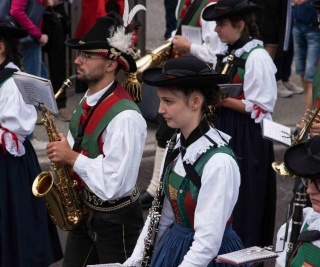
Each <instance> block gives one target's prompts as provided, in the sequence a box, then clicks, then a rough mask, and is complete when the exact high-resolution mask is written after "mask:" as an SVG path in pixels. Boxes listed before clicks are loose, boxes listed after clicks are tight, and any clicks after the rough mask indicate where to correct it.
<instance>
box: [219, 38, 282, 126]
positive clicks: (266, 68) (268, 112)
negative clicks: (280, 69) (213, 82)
mask: <svg viewBox="0 0 320 267" xmlns="http://www.w3.org/2000/svg"><path fill="white" fill-rule="evenodd" d="M257 45H262V46H263V43H262V41H260V40H257V39H253V40H251V41H250V42H248V43H246V44H245V45H244V46H243V47H242V48H239V49H237V50H236V51H235V56H237V57H241V55H242V54H243V53H244V52H249V51H250V50H251V49H253V48H254V47H256V46H257ZM227 49H228V47H227V46H225V47H224V49H223V51H222V54H225V53H226V52H227ZM224 60H226V58H225V59H224ZM276 72H277V68H276V66H275V65H274V63H273V60H272V58H271V57H270V55H269V53H268V52H267V51H266V50H265V49H255V50H253V51H252V52H251V53H250V54H249V56H248V58H247V60H246V64H245V74H244V83H243V91H244V96H245V99H243V100H242V102H243V103H244V104H245V110H246V111H247V112H251V118H252V119H254V120H255V122H256V123H260V122H261V121H262V120H263V119H264V118H266V119H269V120H272V112H273V110H274V106H275V104H276V101H277V82H276V78H275V74H276ZM259 108H261V109H263V110H264V111H265V113H264V112H261V110H260V111H259Z"/></svg>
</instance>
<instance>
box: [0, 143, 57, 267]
mask: <svg viewBox="0 0 320 267" xmlns="http://www.w3.org/2000/svg"><path fill="white" fill-rule="evenodd" d="M23 145H24V146H25V150H26V153H25V155H23V156H21V157H14V156H13V155H11V154H10V153H8V152H7V153H4V151H3V150H2V149H0V241H1V243H0V266H1V267H7V266H15V267H22V266H26V267H27V266H37V267H42V266H43V267H47V266H49V265H50V264H51V263H53V262H55V261H57V260H59V259H61V258H62V249H61V245H60V241H59V238H58V233H57V228H56V227H55V225H53V223H52V222H51V220H50V219H49V216H48V212H47V208H46V205H45V201H44V198H37V197H35V196H34V195H33V194H32V184H33V181H34V179H35V178H36V176H37V175H38V174H39V173H40V172H41V169H40V166H39V162H38V159H37V155H36V153H35V151H34V149H33V147H32V145H31V143H30V142H29V140H27V139H26V141H25V142H24V144H23Z"/></svg>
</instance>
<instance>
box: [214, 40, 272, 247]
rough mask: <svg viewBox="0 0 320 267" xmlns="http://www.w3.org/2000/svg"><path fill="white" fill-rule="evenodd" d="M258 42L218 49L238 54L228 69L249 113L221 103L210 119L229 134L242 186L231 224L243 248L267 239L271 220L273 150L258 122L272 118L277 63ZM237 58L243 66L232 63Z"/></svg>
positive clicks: (268, 242)
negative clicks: (216, 116) (221, 105)
mask: <svg viewBox="0 0 320 267" xmlns="http://www.w3.org/2000/svg"><path fill="white" fill-rule="evenodd" d="M262 46H263V43H262V42H261V41H259V40H256V39H253V40H252V39H249V40H238V41H237V42H236V43H235V44H234V45H233V46H229V45H226V46H225V48H224V50H223V51H222V53H221V54H223V55H227V54H230V53H233V54H234V55H235V57H236V58H237V59H238V60H237V61H236V60H235V61H234V62H235V64H234V65H233V67H232V68H231V69H230V70H229V74H230V75H231V76H232V77H233V78H232V82H233V83H241V84H243V93H242V94H241V95H240V96H237V97H236V98H237V99H241V101H242V103H243V104H245V110H246V111H247V112H249V113H251V114H250V115H248V114H244V113H240V112H237V111H235V110H233V109H229V108H225V107H221V109H220V110H219V114H218V118H217V119H216V120H215V122H214V124H215V126H216V128H217V129H219V130H221V131H223V132H225V133H227V134H228V135H230V136H232V139H231V141H230V147H231V148H232V149H233V151H234V153H235V155H236V157H237V160H238V163H239V168H240V173H241V186H240V192H239V198H238V202H237V204H236V207H235V209H234V213H233V217H234V221H233V225H234V229H235V231H236V232H237V233H238V234H239V236H240V238H241V240H242V241H243V243H244V245H245V246H246V247H249V246H253V245H259V246H263V245H270V244H272V236H273V230H274V220H275V203H276V181H275V172H274V171H273V170H272V167H271V163H272V162H273V161H274V151H273V145H272V142H271V141H269V140H267V139H264V138H263V137H262V133H261V125H260V123H261V122H262V120H263V119H269V120H272V116H271V114H272V112H273V110H274V106H275V103H276V99H277V85H276V80H275V72H276V67H275V65H274V64H273V62H272V59H271V58H270V56H269V54H268V53H267V51H266V50H264V49H263V48H262ZM225 60H226V59H224V61H225ZM239 61H240V62H242V63H243V65H242V66H239V65H237V64H236V63H237V62H239Z"/></svg>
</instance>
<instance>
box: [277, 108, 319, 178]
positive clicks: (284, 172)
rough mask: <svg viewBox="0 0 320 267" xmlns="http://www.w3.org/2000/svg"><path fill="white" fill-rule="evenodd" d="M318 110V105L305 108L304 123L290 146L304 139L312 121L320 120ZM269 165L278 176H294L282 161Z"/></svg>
mask: <svg viewBox="0 0 320 267" xmlns="http://www.w3.org/2000/svg"><path fill="white" fill-rule="evenodd" d="M319 112H320V105H319V106H318V107H317V109H315V110H307V112H306V113H305V114H304V116H303V118H302V121H304V122H305V124H304V126H303V128H302V129H301V131H300V133H299V134H298V135H297V136H296V137H295V138H294V139H293V141H292V146H294V145H297V144H299V143H301V142H302V141H303V140H304V138H305V136H306V134H307V133H308V131H309V129H310V127H311V125H312V123H314V122H320V118H319V116H320V114H319ZM271 165H272V168H273V170H274V171H275V172H276V173H277V174H279V175H280V176H283V177H287V178H293V177H294V176H295V175H294V174H292V173H290V172H289V171H288V169H287V168H286V166H285V164H284V162H283V161H274V162H272V164H271Z"/></svg>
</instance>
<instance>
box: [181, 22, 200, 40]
mask: <svg viewBox="0 0 320 267" xmlns="http://www.w3.org/2000/svg"><path fill="white" fill-rule="evenodd" d="M181 35H182V36H183V37H185V38H186V39H187V40H188V41H189V42H190V43H193V44H197V45H201V44H202V37H201V28H200V27H193V26H188V25H182V26H181Z"/></svg>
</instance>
